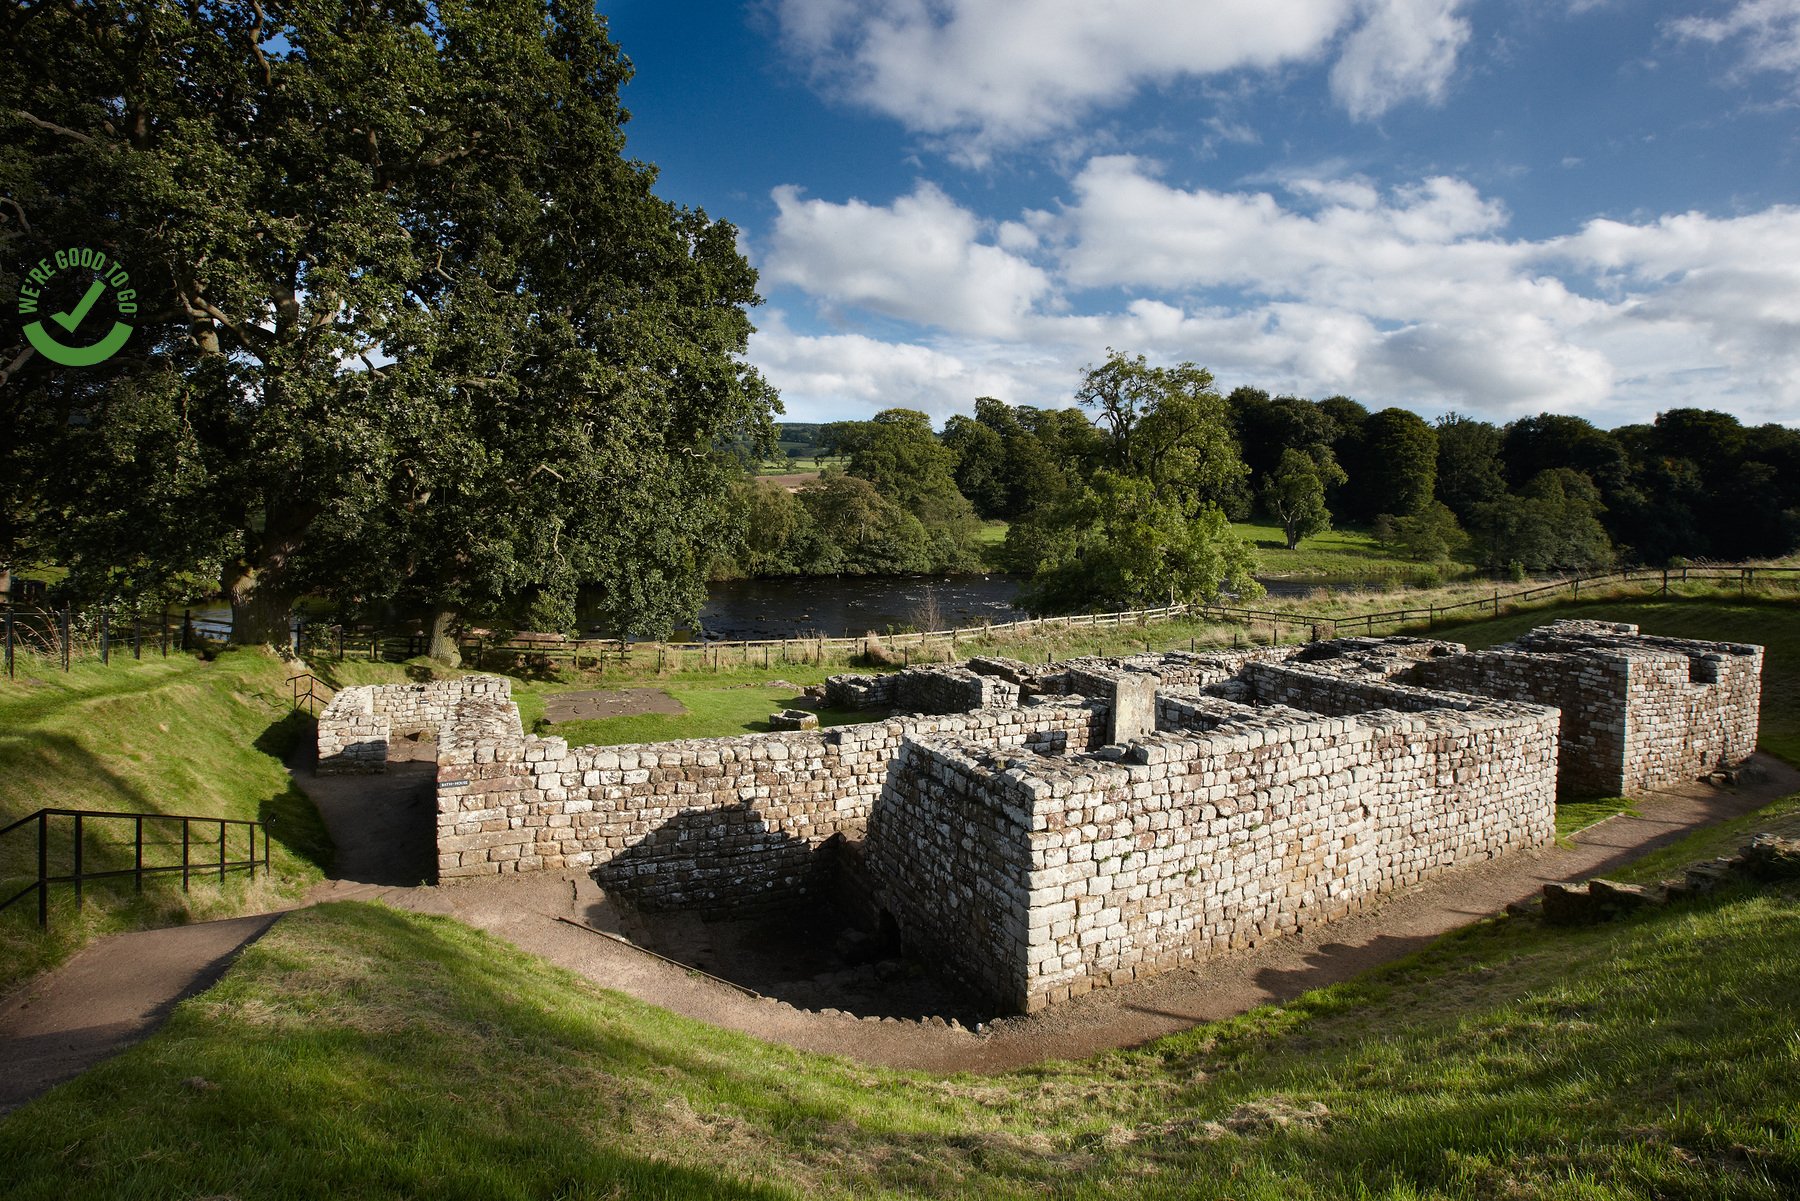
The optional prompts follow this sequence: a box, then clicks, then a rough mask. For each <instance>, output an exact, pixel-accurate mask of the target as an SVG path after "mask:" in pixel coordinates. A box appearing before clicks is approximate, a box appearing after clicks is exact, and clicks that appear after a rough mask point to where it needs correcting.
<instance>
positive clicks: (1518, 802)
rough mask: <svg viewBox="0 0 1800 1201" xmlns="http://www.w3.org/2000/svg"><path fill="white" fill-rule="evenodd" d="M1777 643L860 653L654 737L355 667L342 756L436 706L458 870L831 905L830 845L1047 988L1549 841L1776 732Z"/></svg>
mask: <svg viewBox="0 0 1800 1201" xmlns="http://www.w3.org/2000/svg"><path fill="white" fill-rule="evenodd" d="M1761 670H1762V649H1761V648H1760V647H1755V646H1744V645H1736V644H1725V643H1705V642H1692V641H1681V640H1676V639H1668V638H1656V637H1649V636H1645V635H1642V634H1639V633H1638V631H1637V629H1636V627H1634V626H1629V625H1618V624H1611V623H1603V622H1557V623H1555V624H1553V625H1550V626H1545V627H1543V628H1540V629H1537V630H1533V631H1531V632H1530V633H1529V634H1526V635H1525V636H1523V637H1521V638H1520V639H1519V640H1518V641H1517V642H1515V643H1513V644H1511V645H1509V646H1505V647H1500V648H1497V649H1494V650H1488V651H1469V650H1467V649H1466V648H1464V647H1462V646H1460V645H1457V644H1455V643H1449V642H1441V641H1434V640H1426V639H1414V638H1386V639H1369V638H1355V639H1338V640H1334V641H1328V642H1315V643H1311V644H1307V645H1304V646H1282V647H1266V648H1256V649H1251V650H1240V651H1230V652H1223V653H1208V654H1187V653H1161V654H1144V655H1136V656H1131V657H1127V658H1107V659H1080V660H1071V661H1067V662H1063V663H1058V664H1053V665H1043V666H1034V665H1026V664H1023V663H1019V662H1016V661H1012V660H1005V659H997V658H985V659H981V658H978V659H972V660H970V661H968V662H967V663H965V664H962V665H960V666H955V667H927V668H913V669H908V670H905V671H901V672H897V673H894V674H889V675H882V676H854V675H852V676H838V677H834V678H833V679H832V680H831V681H830V682H829V684H828V693H827V700H828V702H829V703H831V704H833V705H836V706H852V707H861V708H867V709H869V710H871V711H875V712H878V713H880V714H884V715H885V716H879V717H876V718H874V719H873V720H871V721H869V722H868V723H866V724H861V725H847V726H837V727H834V728H830V729H823V730H819V729H812V730H792V731H780V732H775V733H768V734H751V735H744V736H740V737H732V738H712V739H694V740H687V741H680V742H665V743H656V744H645V745H637V746H606V747H599V746H585V747H570V746H569V745H568V744H567V743H566V742H565V741H564V740H563V739H561V738H556V737H537V736H534V735H530V734H527V733H525V731H524V730H523V728H522V727H521V724H520V719H519V711H518V708H517V706H516V705H514V704H513V703H512V701H511V699H510V692H509V685H508V682H507V681H506V680H504V679H502V678H499V677H495V676H468V677H464V678H462V679H457V680H449V681H443V682H438V683H431V684H420V685H412V686H393V687H360V688H347V689H345V690H344V691H342V692H340V693H339V694H338V695H337V696H336V697H335V698H334V699H333V700H332V702H331V704H330V705H329V706H328V707H327V708H326V709H325V710H324V711H323V713H322V714H321V716H320V720H319V726H318V770H319V771H320V772H376V771H382V770H384V768H385V764H386V759H387V752H388V743H389V740H390V739H392V738H395V737H399V736H402V735H406V734H418V733H420V732H435V735H436V738H437V749H438V763H437V783H436V788H437V827H436V830H437V835H436V836H437V855H438V860H437V862H438V872H439V876H440V878H441V879H443V880H453V879H457V878H463V877H479V876H491V875H495V874H498V873H506V872H534V871H571V870H578V871H585V872H591V873H592V874H593V875H594V877H595V879H596V880H597V881H598V882H599V883H600V885H601V886H602V887H603V888H604V889H605V890H606V892H607V894H608V895H609V897H616V898H618V899H619V900H621V901H623V902H625V903H627V904H630V905H633V906H636V907H639V908H641V909H643V910H657V909H670V908H698V909H702V910H706V911H721V910H723V911H744V910H750V909H753V908H756V907H768V906H779V905H786V904H793V903H796V900H797V899H798V900H799V901H800V902H801V903H804V901H805V898H807V897H808V896H809V895H811V894H812V893H814V892H815V891H819V890H822V889H823V888H824V887H825V883H824V877H825V876H826V875H830V876H831V877H832V879H833V881H834V884H833V887H836V888H837V889H838V892H839V894H840V895H841V893H842V892H843V891H844V890H843V888H842V885H843V883H844V881H846V880H848V881H849V882H850V885H851V889H850V891H852V892H853V893H854V894H855V896H856V898H857V901H856V903H857V904H858V905H859V906H860V907H861V908H862V909H863V911H864V912H865V913H866V915H867V917H868V920H869V921H871V922H879V923H881V924H882V925H883V926H884V928H888V929H891V930H892V931H894V932H895V933H897V934H898V937H899V938H900V940H901V941H902V943H903V944H904V946H905V947H906V949H907V951H908V953H909V954H911V955H913V956H914V957H915V958H917V959H918V960H921V961H923V962H927V963H930V964H933V965H936V967H937V968H938V969H939V970H941V971H943V972H944V973H946V974H948V975H949V976H950V977H951V978H952V979H953V980H954V981H955V982H956V983H957V984H958V985H960V986H961V987H963V988H964V989H966V990H968V991H969V992H971V993H972V994H973V995H976V996H979V997H981V998H982V999H983V1000H984V1002H985V1003H987V1004H990V1005H992V1006H993V1007H995V1008H996V1009H999V1010H1004V1011H1011V1012H1033V1011H1036V1010H1040V1009H1042V1008H1044V1007H1046V1006H1049V1005H1052V1004H1055V1003H1057V1002H1059V1001H1063V1000H1066V999H1068V998H1070V997H1073V996H1078V995H1080V994H1082V993H1085V992H1087V991H1089V990H1092V989H1095V988H1101V987H1106V986H1109V985H1114V984H1118V983H1121V982H1123V981H1128V980H1132V979H1134V978H1137V977H1139V976H1144V975H1149V974H1152V973H1155V972H1159V971H1163V970H1166V969H1168V968H1171V967H1174V966H1177V965H1181V964H1186V963H1191V962H1193V961H1195V960H1199V959H1204V958H1206V957H1208V956H1211V955H1215V954H1218V953H1221V952H1225V951H1229V950H1231V949H1234V948H1242V947H1246V946H1249V945H1251V944H1254V943H1257V942H1260V941H1262V940H1264V939H1268V938H1273V937H1278V936H1281V935H1283V934H1286V933H1289V932H1292V931H1294V930H1297V929H1299V928H1301V927H1303V926H1310V925H1313V924H1315V923H1319V922H1325V921H1330V920H1332V919H1334V918H1337V917H1340V916H1342V915H1344V914H1346V913H1349V912H1350V911H1352V910H1354V909H1356V908H1357V907H1359V906H1361V905H1363V904H1364V903H1365V902H1368V901H1369V900H1371V899H1373V898H1376V897H1379V896H1381V895H1382V894H1384V893H1388V892H1392V891H1393V890H1395V889H1399V888H1404V887H1406V886H1408V885H1410V884H1413V883H1415V882H1417V881H1419V880H1421V879H1423V878H1425V877H1427V876H1430V875H1432V874H1434V873H1437V872H1442V871H1445V870H1447V869H1451V868H1454V867H1456V866H1458V865H1461V864H1466V863H1469V862H1472V861H1476V860H1482V859H1487V858H1491V857H1494V856H1497V855H1504V854H1511V853H1515V852H1518V851H1521V850H1524V849H1527V848H1531V847H1535V846H1539V845H1541V844H1543V843H1545V842H1547V841H1548V840H1549V839H1550V838H1551V837H1552V834H1553V829H1554V810H1555V801H1556V797H1557V794H1558V791H1559V789H1560V790H1561V791H1563V792H1565V793H1570V794H1579V795H1621V794H1632V793H1641V792H1643V791H1645V790H1649V789H1655V788H1659V787H1663V786H1666V785H1669V784H1672V783H1677V782H1684V781H1689V780H1693V779H1695V778H1696V777H1703V776H1706V775H1708V774H1709V773H1712V772H1716V771H1720V770H1730V769H1732V768H1734V767H1735V766H1737V765H1739V764H1741V763H1742V762H1743V761H1745V760H1746V759H1748V758H1749V756H1750V755H1751V753H1752V752H1753V751H1754V749H1755V745H1756V736H1757V704H1758V700H1759V694H1760V687H1761Z"/></svg>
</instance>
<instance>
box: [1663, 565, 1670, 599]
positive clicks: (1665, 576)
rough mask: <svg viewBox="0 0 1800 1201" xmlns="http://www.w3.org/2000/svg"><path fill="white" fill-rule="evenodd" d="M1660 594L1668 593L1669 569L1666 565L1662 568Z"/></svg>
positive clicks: (1665, 594)
mask: <svg viewBox="0 0 1800 1201" xmlns="http://www.w3.org/2000/svg"><path fill="white" fill-rule="evenodd" d="M1662 594H1663V595H1664V596H1667V595H1669V569H1668V568H1667V567H1665V568H1663V582H1662Z"/></svg>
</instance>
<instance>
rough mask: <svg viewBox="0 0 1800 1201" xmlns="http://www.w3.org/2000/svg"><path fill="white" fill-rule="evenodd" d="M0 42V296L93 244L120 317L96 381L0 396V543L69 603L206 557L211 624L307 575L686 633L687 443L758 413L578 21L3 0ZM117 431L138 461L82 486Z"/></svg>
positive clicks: (25, 380) (597, 38)
mask: <svg viewBox="0 0 1800 1201" xmlns="http://www.w3.org/2000/svg"><path fill="white" fill-rule="evenodd" d="M0 37H3V38H4V40H5V42H6V44H7V45H8V47H9V48H10V49H11V51H12V52H11V53H9V54H8V55H6V56H4V58H3V59H0V112H3V113H4V114H5V115H4V117H0V122H3V123H4V126H5V128H6V132H7V137H6V139H5V140H4V142H3V143H0V184H3V185H4V188H5V191H6V194H7V195H8V197H9V198H10V200H11V201H12V202H13V203H14V204H15V205H16V206H17V208H18V211H19V212H21V213H23V214H25V215H26V216H27V218H28V220H29V226H27V225H26V224H25V223H24V222H20V223H18V224H16V225H15V224H13V223H11V222H10V221H9V222H8V223H7V224H5V225H4V226H3V227H0V238H3V239H4V242H5V245H4V249H5V252H6V253H5V254H4V255H0V263H3V264H4V265H3V266H0V275H3V277H0V286H4V287H6V288H7V289H9V290H10V289H11V288H12V286H13V285H14V284H16V282H17V280H16V278H15V276H14V275H13V271H14V266H13V265H14V264H17V263H20V262H29V261H33V260H35V259H36V258H37V257H38V255H39V253H40V252H42V251H44V250H46V249H55V248H60V247H63V246H69V245H95V246H98V247H100V248H102V249H105V250H106V251H107V252H108V253H109V254H110V255H111V256H112V257H114V258H115V259H117V260H118V261H120V262H122V263H125V264H126V265H127V266H128V267H129V268H130V269H131V270H132V272H133V283H134V286H135V287H136V288H137V289H138V293H139V303H140V306H141V311H140V316H141V324H140V326H139V328H138V331H137V333H136V334H135V335H134V337H133V341H132V344H131V346H130V347H129V348H128V351H127V352H126V353H125V354H122V355H120V356H118V357H117V358H115V359H113V360H110V361H109V362H108V363H107V364H106V366H105V367H104V368H99V369H94V370H91V371H84V373H83V375H82V378H81V379H80V380H79V381H70V380H67V379H65V376H66V375H67V373H64V372H58V371H55V370H54V369H51V368H49V367H47V366H45V365H44V364H42V363H41V362H28V363H27V364H26V365H25V367H24V368H23V369H22V370H21V372H20V373H19V374H18V375H17V376H16V377H15V378H14V379H13V380H12V381H11V382H10V383H9V384H8V387H9V388H15V389H17V392H16V400H15V408H17V409H18V410H19V411H20V412H21V413H22V414H23V418H22V428H24V429H26V430H28V431H31V436H32V438H33V439H34V441H33V445H32V446H31V447H30V448H28V449H26V450H21V451H19V452H17V454H16V456H15V457H14V458H12V459H11V460H9V462H8V463H7V466H8V468H9V469H11V468H13V467H15V466H16V467H18V468H20V469H21V470H23V471H25V472H26V473H27V479H28V480H29V483H28V485H27V486H26V487H25V488H24V489H17V490H15V491H13V492H9V494H8V495H7V496H6V497H5V498H3V503H4V504H5V507H6V510H7V512H8V520H7V526H8V529H7V530H6V531H0V537H4V538H7V539H9V540H10V541H11V543H12V545H11V547H6V546H0V558H5V557H7V556H8V555H9V554H11V553H17V548H18V547H20V546H33V547H38V548H48V549H50V550H54V551H55V553H56V554H57V557H59V558H61V559H63V560H65V561H67V562H68V563H69V564H70V565H71V567H72V568H73V569H74V571H75V574H76V576H77V578H78V579H83V580H93V581H96V583H95V585H94V586H104V585H105V584H107V583H113V584H115V585H116V584H117V583H118V581H113V580H108V579H106V577H107V576H108V575H109V573H117V572H119V571H121V570H123V571H126V572H129V573H130V574H131V576H132V580H131V583H132V584H133V585H134V586H138V587H145V586H153V585H154V584H156V583H157V582H159V581H160V580H161V579H164V578H167V577H168V576H170V575H173V574H176V573H179V572H191V571H195V570H203V569H208V568H211V567H215V566H216V567H218V568H220V569H221V572H222V583H223V584H224V586H225V588H226V591H227V593H228V595H229V596H230V597H231V599H232V602H233V608H234V616H235V619H236V626H237V635H236V636H237V637H239V638H240V639H242V640H261V639H265V638H269V637H272V636H277V635H279V634H280V633H281V632H283V631H284V628H285V615H286V611H287V609H288V608H289V606H290V605H291V604H292V602H293V600H294V598H295V597H296V596H297V595H299V593H300V592H302V591H303V590H305V589H307V588H309V587H315V586H325V587H328V588H331V589H332V590H333V591H336V592H339V593H340V594H343V593H348V594H350V595H351V596H353V597H356V598H363V599H369V600H375V599H390V598H391V599H397V600H400V601H402V602H411V603H416V604H420V605H424V606H427V607H430V608H434V609H440V610H444V609H451V610H454V609H458V608H465V607H480V608H490V607H495V606H501V605H512V604H514V603H517V604H518V605H519V606H520V608H521V611H522V612H523V613H525V614H528V615H529V616H530V617H531V618H532V619H533V620H534V621H536V622H539V623H545V624H552V625H562V624H566V623H567V622H568V621H570V620H572V612H573V603H574V597H575V592H576V590H577V588H578V587H580V586H583V585H588V586H594V587H595V588H596V589H597V597H596V600H595V603H597V604H598V606H599V608H600V609H601V610H602V612H603V613H604V616H605V620H606V621H607V622H608V623H609V624H611V625H612V626H613V627H614V628H616V629H618V630H620V631H637V632H647V633H654V632H661V631H666V630H667V629H668V628H669V627H670V626H671V624H673V623H674V622H675V621H677V620H679V619H682V618H684V617H685V616H689V615H691V613H692V612H693V610H694V609H695V608H696V606H697V604H698V601H699V596H700V572H701V569H702V566H703V564H702V563H701V562H700V560H699V557H698V556H697V554H696V552H695V548H696V547H697V546H699V545H703V544H704V543H705V541H706V539H707V537H708V536H709V535H713V534H716V533H717V529H718V526H719V525H720V521H721V511H720V501H721V500H722V498H723V497H724V495H725V493H726V487H725V484H726V481H727V479H728V478H729V477H728V475H727V474H726V470H727V468H726V464H725V460H724V457H723V456H718V457H715V455H714V453H713V448H714V447H716V446H722V445H728V444H730V443H732V442H733V441H742V440H744V439H749V440H750V441H752V442H764V443H766V441H767V435H768V432H769V431H768V417H769V413H770V411H771V409H772V408H773V407H774V398H773V395H772V393H771V392H770V391H769V389H768V388H767V386H766V385H765V384H764V383H763V382H762V381H761V380H760V379H759V378H758V377H757V376H756V374H755V372H754V371H752V370H750V369H749V368H748V367H747V366H745V365H744V364H743V362H742V360H741V358H739V357H738V356H740V355H741V353H742V351H743V349H744V347H745V345H746V343H747V339H748V335H749V332H750V325H749V322H748V318H747V316H746V313H745V309H746V308H747V307H748V306H749V305H752V304H754V303H756V301H757V297H756V294H755V290H754V287H755V276H754V273H753V272H752V271H751V269H750V268H749V266H748V265H747V264H746V263H745V262H744V260H743V258H742V256H741V255H739V254H738V252H737V248H736V241H735V231H734V230H733V229H732V228H731V227H730V226H729V225H727V224H724V223H722V222H715V221H712V220H710V219H708V218H707V217H706V216H705V214H703V213H699V212H690V211H686V210H681V209H678V208H676V207H674V206H673V205H670V204H668V203H667V202H665V201H663V200H661V199H659V198H657V197H656V196H654V195H653V194H652V192H651V190H650V187H651V183H652V181H653V178H654V173H653V171H652V169H650V168H649V167H646V166H645V165H643V164H641V163H637V162H633V161H628V160H626V159H625V158H624V157H623V153H622V152H623V149H624V136H623V132H622V129H621V126H622V123H623V121H624V113H623V111H622V110H621V109H620V107H619V102H618V89H619V88H620V86H621V85H622V84H623V83H624V82H625V81H626V80H627V79H628V78H629V74H630V67H629V64H628V63H627V61H626V60H625V58H624V56H623V55H622V54H621V53H620V52H619V50H618V48H617V47H616V46H614V45H613V44H612V42H611V41H609V40H608V38H607V36H606V33H605V28H604V24H603V22H602V20H601V19H600V18H599V17H597V16H596V15H595V14H594V13H593V12H592V11H591V10H589V9H583V8H580V7H579V6H576V7H567V6H564V5H562V4H560V3H553V2H549V0H494V2H492V3H486V4H481V5H476V6H472V7H471V6H454V5H451V6H443V5H426V4H422V3H417V2H416V0H381V2H378V3H375V4H372V5H365V6H361V7H358V8H357V9H356V10H355V11H354V12H353V13H351V14H350V15H349V16H346V10H345V9H344V7H343V6H342V5H336V4H327V3H323V2H322V0H291V2H288V3H275V4H270V5H264V6H258V5H250V6H218V5H209V6H192V5H190V6H182V5H176V4H173V3H154V4H147V5H139V4H126V3H123V2H122V0H114V2H103V3H99V4H94V5H88V6H84V7H78V8H69V7H63V6H49V5H32V6H27V7H19V6H15V7H13V8H9V9H8V10H7V13H6V15H5V16H4V17H0ZM8 358H10V355H9V356H8ZM377 360H380V361H379V362H378V361H377ZM71 406H73V407H74V408H77V409H79V410H80V412H81V414H82V415H83V417H84V420H83V421H82V422H79V423H75V424H71V423H70V422H69V421H68V420H67V416H68V414H69V412H70V411H71ZM124 445H130V446H136V447H140V448H147V449H148V451H149V452H150V453H149V454H148V455H142V454H141V455H140V458H139V461H138V462H137V463H136V464H135V465H134V468H133V471H132V472H131V473H129V474H128V475H124V476H122V475H121V473H117V472H111V473H110V474H109V467H110V466H111V465H113V464H115V463H116V460H117V453H116V448H117V447H119V446H124ZM72 512H82V513H85V514H87V515H88V519H87V520H86V521H84V522H83V523H79V524H78V523H71V522H58V521H56V520H54V518H55V517H56V516H57V515H58V514H59V513H72ZM134 546H136V547H138V548H139V549H138V550H137V552H136V553H135V554H133V553H131V548H133V547H134Z"/></svg>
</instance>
